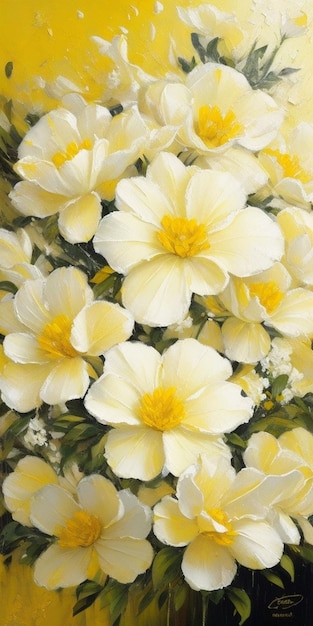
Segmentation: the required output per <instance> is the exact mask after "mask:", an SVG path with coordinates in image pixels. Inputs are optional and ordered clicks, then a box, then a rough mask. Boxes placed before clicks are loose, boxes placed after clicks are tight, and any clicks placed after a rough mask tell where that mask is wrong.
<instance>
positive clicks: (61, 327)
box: [37, 315, 79, 359]
mask: <svg viewBox="0 0 313 626" xmlns="http://www.w3.org/2000/svg"><path fill="white" fill-rule="evenodd" d="M71 326H72V323H71V321H70V320H69V318H68V317H67V316H66V315H57V317H55V318H54V319H53V320H52V322H49V323H48V324H46V325H45V327H44V329H43V331H42V333H41V335H39V337H38V339H37V340H38V343H39V346H40V348H42V349H43V350H45V351H46V352H47V353H48V355H49V356H50V358H52V359H59V358H61V357H69V358H71V357H75V356H77V355H78V354H79V353H78V352H77V351H76V350H75V348H73V346H72V344H71V342H70V334H71Z"/></svg>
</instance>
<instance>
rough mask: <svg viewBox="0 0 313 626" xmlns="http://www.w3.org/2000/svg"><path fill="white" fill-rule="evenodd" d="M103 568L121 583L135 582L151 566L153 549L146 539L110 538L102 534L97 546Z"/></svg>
mask: <svg viewBox="0 0 313 626" xmlns="http://www.w3.org/2000/svg"><path fill="white" fill-rule="evenodd" d="M95 549H96V551H97V555H98V558H99V563H100V567H101V569H102V570H103V571H104V572H105V573H106V574H108V575H109V576H111V577H112V578H114V579H115V580H117V581H118V582H120V583H130V582H133V581H134V580H135V579H136V578H137V576H138V575H139V574H143V572H145V571H146V570H147V569H148V567H150V565H151V562H152V559H153V550H152V547H151V545H150V543H149V542H148V541H146V540H145V539H133V538H132V537H124V538H119V539H115V540H113V539H108V540H107V541H106V539H105V535H104V536H102V537H101V538H100V539H99V540H98V541H97V544H96V546H95Z"/></svg>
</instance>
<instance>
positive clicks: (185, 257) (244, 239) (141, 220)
mask: <svg viewBox="0 0 313 626" xmlns="http://www.w3.org/2000/svg"><path fill="white" fill-rule="evenodd" d="M245 202H246V196H245V193H244V191H243V189H242V187H241V186H240V185H239V184H238V182H237V181H236V180H235V178H233V177H232V176H231V175H230V174H226V173H224V172H217V171H210V170H200V169H198V168H195V167H186V166H184V165H183V163H182V162H181V161H180V160H179V159H178V158H177V157H175V156H174V155H173V154H169V153H161V154H160V155H159V156H158V157H156V158H155V159H154V160H153V161H152V163H151V164H150V165H149V167H148V169H147V175H146V177H143V176H140V177H137V178H132V179H129V180H123V181H120V182H119V183H118V185H117V189H116V204H117V207H118V209H119V211H115V212H113V213H111V214H109V215H107V216H105V217H104V218H103V219H102V221H101V222H100V225H99V228H98V230H97V233H96V235H95V237H94V247H95V250H96V252H99V253H100V254H102V255H103V256H104V257H105V258H106V260H107V262H108V263H109V264H110V266H111V267H112V268H113V269H115V270H116V271H118V272H120V273H121V274H124V275H125V279H124V281H123V285H122V301H123V304H124V306H125V307H126V308H127V309H128V310H130V311H131V312H132V313H133V315H134V317H135V319H136V321H138V322H141V323H143V324H148V325H150V326H168V325H170V324H174V323H177V322H181V321H182V320H183V319H184V318H185V317H186V315H187V313H188V310H189V306H190V302H191V296H192V293H196V294H200V295H209V294H217V293H219V292H220V291H222V289H224V288H225V287H226V285H227V283H228V280H229V272H232V273H233V274H235V275H236V276H247V275H251V274H253V273H255V272H258V271H261V270H263V269H266V268H268V267H270V266H271V265H272V263H273V262H274V260H276V259H279V258H280V257H281V254H282V252H283V238H282V235H281V232H280V230H279V228H278V226H277V224H276V223H275V222H274V220H272V219H271V218H270V217H268V216H267V215H265V213H264V212H263V211H261V210H260V209H257V208H254V207H246V208H245Z"/></svg>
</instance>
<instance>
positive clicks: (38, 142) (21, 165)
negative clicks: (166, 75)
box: [10, 97, 147, 243]
mask: <svg viewBox="0 0 313 626" xmlns="http://www.w3.org/2000/svg"><path fill="white" fill-rule="evenodd" d="M79 101H80V103H81V105H80V106H79V107H78V110H77V113H76V114H75V113H73V112H72V111H70V110H69V109H68V108H64V107H60V108H58V109H56V110H54V111H51V112H49V113H47V114H46V115H44V116H43V117H42V118H40V120H39V121H38V122H37V124H35V126H33V128H31V130H29V131H28V133H27V134H26V136H25V137H24V139H23V141H22V142H21V144H20V146H19V149H18V157H19V160H18V161H17V163H16V164H15V171H16V172H17V174H19V176H20V177H21V178H22V179H23V180H22V181H21V182H19V183H17V184H16V185H15V187H14V189H13V191H12V192H11V193H10V197H11V200H12V202H13V204H14V206H15V207H16V208H17V209H18V210H19V211H20V212H21V213H22V214H23V215H33V216H36V217H41V218H43V217H47V216H49V215H54V214H59V219H58V223H59V229H60V232H61V234H62V236H63V237H64V238H65V239H66V240H67V241H70V242H71V243H77V242H82V241H89V239H91V237H92V236H93V235H94V233H95V231H96V228H97V225H98V223H99V220H100V217H101V199H102V198H104V199H107V198H108V199H109V200H111V199H112V182H113V183H114V181H116V180H117V179H118V178H119V177H121V176H122V175H124V174H125V172H126V170H127V168H128V167H130V166H131V165H132V164H134V163H135V161H136V160H137V158H138V157H139V155H140V154H141V152H142V148H143V145H144V143H145V138H146V135H147V129H146V125H145V124H144V122H143V120H142V119H141V116H140V114H139V112H138V110H137V108H136V107H134V108H131V109H130V110H129V111H127V112H123V113H121V114H120V115H117V116H115V117H112V115H111V114H110V111H109V110H108V109H107V108H105V107H103V106H100V105H97V104H88V105H87V104H86V103H84V102H83V100H82V99H81V98H79V97H76V100H75V102H76V103H77V102H79Z"/></svg>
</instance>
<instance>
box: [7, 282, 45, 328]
mask: <svg viewBox="0 0 313 626" xmlns="http://www.w3.org/2000/svg"><path fill="white" fill-rule="evenodd" d="M44 284H45V281H44V280H41V279H38V280H28V281H26V282H25V283H24V284H23V285H22V287H21V288H20V289H19V290H18V292H17V294H16V296H15V299H14V305H15V310H16V314H17V316H18V318H19V320H20V321H21V322H22V324H25V326H27V327H28V328H30V329H31V330H32V331H34V332H35V333H38V334H39V333H41V332H42V330H43V327H44V326H45V325H46V324H47V323H48V322H50V319H51V318H50V315H49V312H48V310H47V308H46V307H45V304H44V298H43V290H44Z"/></svg>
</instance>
